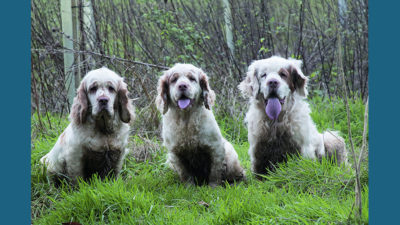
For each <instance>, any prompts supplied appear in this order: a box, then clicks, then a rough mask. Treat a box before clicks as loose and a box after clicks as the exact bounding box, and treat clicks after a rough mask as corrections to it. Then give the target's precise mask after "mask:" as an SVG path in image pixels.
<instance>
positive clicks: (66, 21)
mask: <svg viewBox="0 0 400 225" xmlns="http://www.w3.org/2000/svg"><path fill="white" fill-rule="evenodd" d="M60 8H61V9H60V10H61V26H62V32H63V47H64V48H65V49H71V51H69V50H67V51H64V74H65V89H66V91H67V96H68V103H69V105H70V106H71V105H72V102H73V100H74V96H75V71H74V68H73V64H74V52H73V51H72V50H73V49H74V42H73V38H74V33H73V20H72V5H71V0H60Z"/></svg>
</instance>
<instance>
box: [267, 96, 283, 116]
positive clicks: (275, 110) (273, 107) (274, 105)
mask: <svg viewBox="0 0 400 225" xmlns="http://www.w3.org/2000/svg"><path fill="white" fill-rule="evenodd" d="M281 109H282V106H281V103H280V102H279V99H278V98H269V99H268V100H267V106H265V112H266V113H267V115H268V117H269V118H270V119H271V120H276V119H278V116H279V113H281Z"/></svg>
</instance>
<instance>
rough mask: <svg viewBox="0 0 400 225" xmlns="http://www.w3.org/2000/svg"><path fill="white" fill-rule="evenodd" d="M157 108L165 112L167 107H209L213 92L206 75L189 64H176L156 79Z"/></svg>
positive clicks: (212, 99)
mask: <svg viewBox="0 0 400 225" xmlns="http://www.w3.org/2000/svg"><path fill="white" fill-rule="evenodd" d="M157 90H158V94H157V99H156V105H157V108H158V109H159V110H160V112H161V113H163V114H165V113H166V112H167V111H168V108H169V107H176V108H177V109H179V110H190V109H191V108H192V107H196V106H202V105H203V104H204V106H205V107H206V108H207V109H210V108H211V106H212V105H213V104H214V100H215V94H214V91H213V90H211V89H210V86H209V84H208V77H207V75H206V74H205V73H204V72H203V71H202V70H201V69H199V68H197V67H195V66H193V65H191V64H176V65H175V66H174V67H172V68H171V69H169V70H167V71H165V72H164V74H163V75H162V76H161V77H160V79H159V80H158V88H157Z"/></svg>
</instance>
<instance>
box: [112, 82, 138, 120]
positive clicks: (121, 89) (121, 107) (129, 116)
mask: <svg viewBox="0 0 400 225" xmlns="http://www.w3.org/2000/svg"><path fill="white" fill-rule="evenodd" d="M128 95H129V92H128V88H127V85H126V83H125V82H123V81H122V80H120V81H119V82H118V92H117V101H116V104H117V110H118V113H119V117H120V118H121V120H122V122H124V123H129V122H130V121H131V120H134V115H135V114H134V112H133V106H132V102H131V100H130V99H129V97H128Z"/></svg>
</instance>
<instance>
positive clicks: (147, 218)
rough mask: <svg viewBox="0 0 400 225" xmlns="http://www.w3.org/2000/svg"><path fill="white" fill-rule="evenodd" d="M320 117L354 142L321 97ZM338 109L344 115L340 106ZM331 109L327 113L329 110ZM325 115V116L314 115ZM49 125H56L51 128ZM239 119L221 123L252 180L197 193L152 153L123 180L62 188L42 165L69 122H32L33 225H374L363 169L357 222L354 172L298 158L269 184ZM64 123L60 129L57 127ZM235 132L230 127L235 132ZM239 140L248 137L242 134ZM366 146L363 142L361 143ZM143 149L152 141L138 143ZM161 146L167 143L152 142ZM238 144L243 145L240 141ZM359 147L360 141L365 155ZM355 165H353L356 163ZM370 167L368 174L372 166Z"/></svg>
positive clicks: (356, 113) (316, 102) (129, 167)
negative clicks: (256, 169) (257, 173)
mask: <svg viewBox="0 0 400 225" xmlns="http://www.w3.org/2000/svg"><path fill="white" fill-rule="evenodd" d="M310 104H311V105H312V107H313V110H314V111H313V114H312V116H313V118H314V120H316V121H315V122H316V124H317V125H318V126H319V127H320V128H331V127H329V124H331V120H332V118H334V121H335V128H336V129H338V130H340V131H341V132H342V134H343V136H345V137H347V135H346V134H345V133H344V131H346V130H347V127H345V126H342V125H341V124H342V120H344V119H345V117H340V116H339V115H341V114H340V113H343V112H333V113H332V111H331V108H330V107H329V102H326V100H322V99H318V98H314V99H313V100H312V101H311V102H310ZM335 104H336V106H335V109H336V110H341V111H343V110H344V107H343V103H342V102H341V101H340V100H338V101H336V102H335ZM324 105H327V107H324ZM351 107H352V116H353V117H354V119H359V120H360V122H359V123H361V124H359V123H358V122H357V123H354V124H352V126H353V125H354V127H352V129H353V134H354V135H355V136H356V137H354V138H355V139H356V138H359V139H360V138H361V137H359V136H360V134H362V114H363V105H362V102H352V104H351ZM315 109H318V110H315ZM49 121H50V123H51V124H52V128H51V129H50V126H49ZM230 121H233V120H232V119H229V118H225V119H219V121H218V122H219V124H220V126H221V129H222V132H223V133H224V135H226V136H227V137H228V139H230V140H231V141H232V142H233V144H234V147H235V149H236V151H237V152H238V154H239V158H240V160H241V162H242V165H243V166H244V167H245V168H246V170H247V176H248V180H247V181H246V182H243V183H240V184H237V185H234V186H229V185H228V186H226V187H217V188H210V187H208V186H202V187H195V186H188V185H186V184H182V183H181V182H179V179H178V176H177V175H176V174H174V173H173V172H172V171H171V170H170V169H168V168H167V167H166V165H165V164H164V162H165V156H166V154H165V153H166V152H165V149H163V148H161V149H160V148H158V149H157V150H153V151H151V152H152V157H151V158H148V159H147V160H145V161H137V160H136V159H135V158H134V157H133V154H132V155H130V156H128V158H127V160H126V162H125V164H124V167H123V170H122V172H121V176H120V177H119V178H118V179H116V180H103V181H101V180H99V179H97V178H94V179H93V180H92V181H91V182H90V183H85V182H80V183H79V185H77V186H75V187H71V186H69V185H63V186H62V187H59V188H55V187H54V186H53V185H52V184H51V183H50V182H49V181H48V179H47V178H46V176H45V172H44V170H43V167H42V166H41V165H39V162H38V161H39V159H40V157H42V156H43V155H44V154H45V153H46V152H48V151H49V150H50V149H51V147H52V146H53V144H54V143H55V141H56V138H57V136H58V134H59V133H60V132H61V131H62V129H63V127H65V126H66V125H67V124H68V121H67V120H66V119H65V118H59V117H58V116H57V115H52V116H49V119H46V120H45V121H42V123H43V127H44V128H43V129H37V125H38V121H37V117H35V116H34V117H32V161H31V163H32V165H31V166H32V180H31V184H32V191H31V192H32V201H31V205H32V221H33V223H34V224H61V223H63V222H69V221H75V222H80V223H81V224H329V223H331V224H340V223H342V224H344V223H349V224H354V223H357V222H361V223H365V224H366V223H368V171H367V170H366V169H364V170H362V173H363V174H362V177H363V179H362V187H363V190H362V191H363V192H362V193H363V195H362V200H363V215H362V220H361V221H357V220H356V219H355V218H354V214H353V213H351V209H352V206H353V203H354V198H355V197H354V176H355V175H354V172H353V170H352V169H349V168H344V167H338V166H335V165H332V164H331V163H329V162H327V161H325V160H323V161H322V163H319V162H316V161H311V160H306V159H299V158H291V159H290V160H289V161H288V163H287V164H282V165H281V166H280V167H279V168H278V169H277V171H276V172H275V173H272V174H271V175H269V176H267V177H266V179H265V180H264V181H259V180H257V179H255V178H254V177H253V176H252V175H251V174H250V172H249V168H250V161H249V157H248V155H247V150H248V143H247V142H243V141H240V140H241V139H242V138H241V137H235V135H234V134H232V133H233V132H236V133H238V132H237V130H236V131H232V133H230V132H231V131H230V130H229V129H230V128H231V127H232V126H230V125H229V124H226V123H228V122H230ZM57 124H59V125H57ZM228 128H229V129H228ZM239 133H240V135H242V134H241V132H239ZM360 140H361V139H360ZM132 142H134V145H135V147H136V148H140V149H143V148H144V147H143V146H145V147H146V146H148V143H146V142H144V141H142V140H140V138H138V137H137V136H135V137H132ZM152 142H154V143H155V144H154V146H152V148H157V146H159V145H160V140H156V139H153V140H152ZM238 142H239V143H238ZM359 148H360V143H356V150H357V151H359ZM350 162H351V160H350ZM367 167H368V164H367V161H365V162H364V163H363V167H362V168H367Z"/></svg>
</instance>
